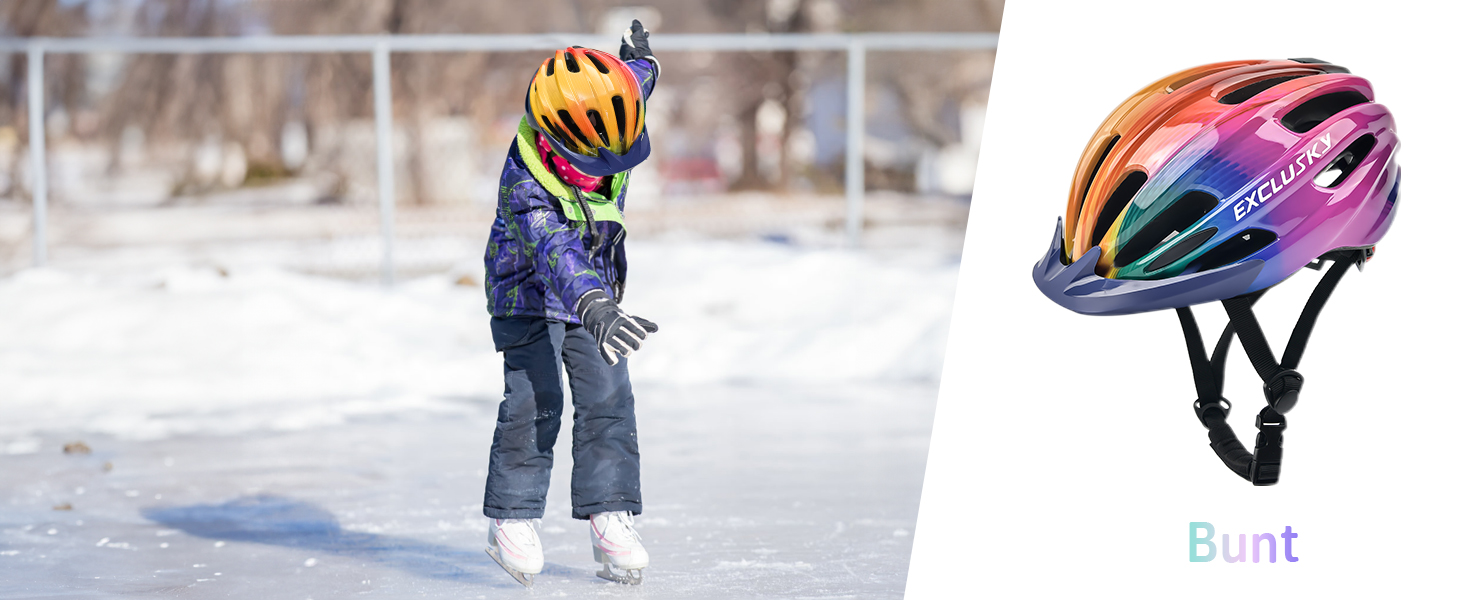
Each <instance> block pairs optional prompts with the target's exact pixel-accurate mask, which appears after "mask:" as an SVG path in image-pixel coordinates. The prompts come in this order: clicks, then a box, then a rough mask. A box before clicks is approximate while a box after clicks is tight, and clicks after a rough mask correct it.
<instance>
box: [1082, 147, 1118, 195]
mask: <svg viewBox="0 0 1464 600" xmlns="http://www.w3.org/2000/svg"><path fill="white" fill-rule="evenodd" d="M1118 138H1119V136H1116V135H1115V136H1113V137H1112V138H1109V139H1108V145H1107V146H1104V148H1103V154H1099V155H1098V162H1095V163H1093V171H1092V172H1090V173H1088V182H1087V183H1085V184H1083V195H1082V197H1081V198H1079V200H1078V202H1079V204H1078V210H1079V211H1081V210H1083V204H1086V203H1087V202H1088V191H1089V190H1091V189H1093V180H1094V179H1095V178H1097V177H1098V169H1102V168H1103V162H1104V161H1106V160H1108V153H1109V152H1113V147H1114V146H1117V145H1118Z"/></svg>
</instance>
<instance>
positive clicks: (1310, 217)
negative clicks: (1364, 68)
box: [1034, 59, 1399, 314]
mask: <svg viewBox="0 0 1464 600" xmlns="http://www.w3.org/2000/svg"><path fill="white" fill-rule="evenodd" d="M1397 151H1398V138H1397V133H1396V131H1395V126H1394V121H1393V116H1392V114H1391V113H1390V112H1389V111H1388V109H1387V108H1386V107H1384V106H1382V105H1380V104H1377V103H1376V102H1374V96H1373V90H1372V86H1371V84H1370V83H1369V82H1368V81H1367V80H1366V79H1363V78H1362V77H1358V76H1356V75H1352V74H1350V73H1349V72H1347V70H1346V69H1344V68H1342V67H1338V66H1336V65H1331V64H1327V63H1323V62H1320V61H1315V60H1313V59H1295V60H1280V61H1234V62H1224V63H1215V64H1210V65H1204V66H1200V67H1196V68H1193V69H1188V70H1185V71H1181V72H1179V73H1175V74H1173V75H1170V76H1169V77H1165V78H1163V79H1161V80H1159V81H1157V82H1155V83H1153V84H1151V85H1149V86H1147V87H1145V88H1144V89H1142V90H1140V91H1139V92H1138V93H1137V94H1135V95H1133V96H1132V97H1130V98H1129V99H1128V100H1126V101H1124V102H1123V103H1122V104H1121V105H1119V107H1118V108H1117V109H1116V110H1114V111H1113V113H1112V114H1110V115H1109V117H1108V119H1107V120H1105V121H1104V123H1103V125H1102V126H1100V127H1099V128H1098V131H1097V132H1096V133H1095V134H1094V135H1093V138H1092V139H1091V140H1090V141H1089V143H1088V146H1087V148H1086V149H1085V150H1084V152H1083V155H1082V158H1081V160H1079V162H1078V167H1077V170H1076V172H1075V173H1074V176H1073V182H1072V186H1071V190H1070V193H1069V198H1068V206H1067V213H1066V217H1065V219H1064V220H1063V222H1064V223H1065V225H1064V226H1063V228H1062V230H1061V231H1060V232H1059V236H1058V238H1059V239H1056V240H1054V246H1055V250H1056V252H1055V253H1054V252H1052V251H1049V254H1050V255H1052V256H1051V258H1054V259H1056V260H1058V261H1060V263H1061V264H1057V265H1054V264H1050V262H1051V261H1049V260H1048V259H1047V258H1044V261H1043V262H1044V263H1049V264H1046V265H1045V266H1044V265H1043V264H1039V265H1038V267H1039V270H1041V271H1044V273H1045V275H1043V276H1039V274H1038V272H1037V271H1034V278H1037V279H1038V284H1039V287H1043V291H1044V292H1045V293H1047V294H1048V296H1049V297H1053V299H1054V300H1058V302H1059V303H1060V304H1064V305H1065V306H1068V307H1069V308H1072V309H1074V310H1078V311H1079V312H1091V313H1095V314H1117V313H1119V312H1140V311H1143V310H1157V309H1160V308H1173V307H1177V306H1187V305H1190V304H1198V303H1201V302H1208V301H1213V300H1221V299H1224V298H1228V297H1233V296H1236V295H1240V294H1243V293H1247V292H1251V291H1256V290H1260V289H1264V288H1267V287H1270V286H1272V285H1275V284H1276V283H1279V282H1280V281H1282V280H1284V279H1286V278H1287V277H1289V276H1290V275H1292V274H1293V273H1295V272H1296V271H1298V270H1299V269H1301V268H1302V267H1304V266H1306V265H1307V264H1309V263H1311V262H1312V261H1313V260H1315V259H1317V258H1318V257H1320V256H1322V255H1323V254H1326V253H1327V252H1329V251H1332V250H1336V249H1341V248H1361V247H1368V246H1372V245H1373V244H1375V243H1377V241H1378V240H1379V239H1381V238H1382V236H1383V234H1384V233H1386V232H1387V229H1388V226H1389V225H1390V224H1391V222H1392V218H1393V208H1394V206H1395V205H1396V202H1397V195H1398V180H1399V168H1398V165H1397V163H1396V161H1395V157H1396V155H1397ZM1095 252H1096V256H1095V257H1093V258H1092V259H1090V260H1078V259H1079V258H1080V257H1085V256H1086V255H1087V254H1089V253H1095ZM1250 261H1259V266H1258V267H1248V268H1246V269H1243V270H1240V271H1244V272H1246V273H1247V277H1249V274H1250V273H1254V278H1253V279H1251V280H1250V281H1248V282H1246V284H1245V286H1244V288H1243V289H1239V288H1237V285H1239V284H1238V283H1237V282H1238V280H1237V279H1235V275H1236V273H1237V270H1236V269H1227V268H1226V267H1229V266H1231V265H1236V264H1239V263H1242V262H1250ZM1077 263H1084V264H1086V265H1087V268H1089V269H1091V271H1090V272H1089V273H1069V274H1066V275H1061V276H1058V273H1057V271H1059V270H1061V269H1057V270H1054V267H1063V266H1077ZM1087 275H1096V276H1098V277H1102V278H1105V279H1110V280H1116V281H1113V282H1111V283H1101V282H1093V281H1087V282H1086V283H1085V284H1084V285H1077V282H1079V281H1080V280H1086V278H1087V277H1086V276H1087ZM1212 276H1213V277H1212ZM1207 277H1209V279H1214V280H1219V279H1226V281H1227V283H1226V284H1225V285H1220V286H1215V285H1210V283H1213V282H1212V281H1208V280H1207ZM1044 279H1045V281H1046V283H1045V285H1044ZM1058 281H1066V282H1067V285H1069V286H1076V288H1074V289H1068V288H1067V287H1063V288H1062V289H1059V288H1058V287H1054V286H1055V284H1056V282H1058ZM1207 281H1208V283H1207ZM1128 282H1134V283H1133V284H1130V283H1128ZM1137 282H1146V283H1145V284H1144V285H1137ZM1169 284H1173V285H1175V286H1178V287H1175V288H1174V289H1172V290H1170V291H1165V288H1166V285H1169ZM1181 288H1183V291H1182V290H1181ZM1083 289H1086V290H1089V291H1090V292H1091V291H1094V290H1099V289H1101V290H1102V295H1103V296H1104V299H1103V301H1102V302H1098V303H1097V304H1101V305H1102V307H1101V308H1100V307H1099V306H1097V305H1095V304H1094V303H1092V302H1090V303H1089V304H1090V305H1089V306H1077V305H1081V304H1083V303H1084V300H1085V299H1089V300H1091V299H1092V296H1091V295H1089V294H1087V293H1085V292H1082V291H1081V290H1083ZM1197 289H1207V290H1210V291H1209V292H1206V293H1203V294H1198V295H1197V294H1196V293H1194V290H1197ZM1130 293H1133V294H1137V295H1136V296H1135V297H1134V298H1133V299H1132V300H1133V303H1132V304H1131V305H1130V304H1126V300H1125V298H1124V296H1126V295H1127V294H1130ZM1171 294H1172V297H1171ZM1219 294H1225V295H1219ZM1210 295H1214V297H1209V296H1210Z"/></svg>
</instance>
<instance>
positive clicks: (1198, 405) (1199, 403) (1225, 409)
mask: <svg viewBox="0 0 1464 600" xmlns="http://www.w3.org/2000/svg"><path fill="white" fill-rule="evenodd" d="M1194 407H1195V416H1196V417H1198V418H1199V419H1200V424H1202V425H1204V426H1205V429H1209V428H1210V425H1209V424H1208V423H1205V413H1206V412H1208V411H1211V410H1218V411H1220V419H1221V420H1224V419H1226V418H1227V417H1229V416H1230V401H1229V400H1226V399H1225V398H1216V399H1214V400H1210V401H1208V402H1206V401H1204V400H1195V404H1194Z"/></svg>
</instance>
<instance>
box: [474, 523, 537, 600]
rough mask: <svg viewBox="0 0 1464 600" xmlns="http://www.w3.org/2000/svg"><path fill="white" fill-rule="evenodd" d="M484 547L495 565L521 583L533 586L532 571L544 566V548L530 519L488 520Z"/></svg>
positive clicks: (533, 572) (525, 585)
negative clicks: (486, 545) (485, 546)
mask: <svg viewBox="0 0 1464 600" xmlns="http://www.w3.org/2000/svg"><path fill="white" fill-rule="evenodd" d="M537 520H538V519H534V521H537ZM487 551H488V556H491V557H493V560H494V561H496V562H497V563H498V566H500V567H503V570H505V571H508V574H509V575H512V576H513V578H514V579H516V580H518V582H519V583H522V584H524V587H533V585H534V575H537V574H538V573H539V571H542V570H544V548H543V547H542V546H540V545H539V532H538V531H536V530H535V529H534V522H533V521H531V520H529V519H492V520H491V521H490V522H489V524H488V548H487Z"/></svg>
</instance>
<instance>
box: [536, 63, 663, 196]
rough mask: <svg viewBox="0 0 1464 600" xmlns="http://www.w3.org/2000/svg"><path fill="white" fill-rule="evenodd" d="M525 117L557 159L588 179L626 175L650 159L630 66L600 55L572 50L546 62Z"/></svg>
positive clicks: (641, 106)
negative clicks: (618, 174) (540, 134)
mask: <svg viewBox="0 0 1464 600" xmlns="http://www.w3.org/2000/svg"><path fill="white" fill-rule="evenodd" d="M524 112H525V113H526V114H527V117H528V121H529V124H530V125H531V126H532V127H533V128H534V129H535V130H536V131H538V132H539V133H542V134H544V137H545V138H547V139H548V140H549V144H550V146H552V147H553V149H554V152H555V154H558V155H559V156H560V157H562V158H564V159H565V160H567V161H569V164H571V165H573V166H574V167H575V168H576V169H579V170H580V171H582V172H584V173H585V174H586V175H593V176H595V177H603V176H606V175H614V174H616V173H620V172H622V171H627V170H629V169H631V168H632V167H634V166H636V165H638V164H640V163H641V162H642V161H644V160H645V159H646V157H647V156H650V154H651V140H650V137H649V136H647V135H646V125H645V120H646V109H645V102H644V101H643V99H642V98H641V88H640V84H639V83H638V82H636V78H635V74H634V73H632V72H631V70H630V67H627V66H626V65H625V63H623V62H621V61H620V59H618V58H615V57H614V56H611V55H610V54H608V53H605V52H601V51H599V50H593V49H589V48H581V47H579V46H574V47H570V48H565V49H563V50H560V51H557V52H555V53H554V56H552V57H549V58H548V59H546V60H545V61H544V63H543V64H541V65H539V70H538V71H537V72H535V73H534V80H533V81H532V82H531V83H530V84H529V91H528V93H527V94H526V95H525V96H524Z"/></svg>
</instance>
